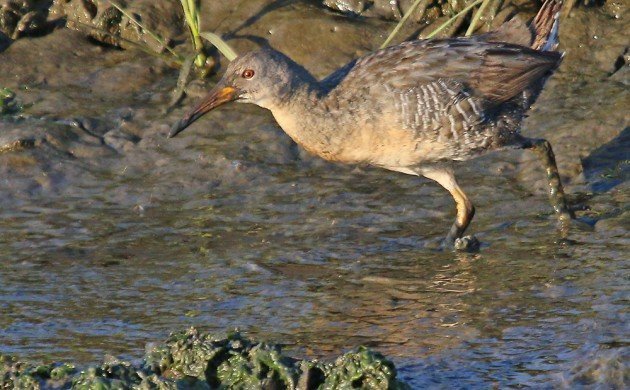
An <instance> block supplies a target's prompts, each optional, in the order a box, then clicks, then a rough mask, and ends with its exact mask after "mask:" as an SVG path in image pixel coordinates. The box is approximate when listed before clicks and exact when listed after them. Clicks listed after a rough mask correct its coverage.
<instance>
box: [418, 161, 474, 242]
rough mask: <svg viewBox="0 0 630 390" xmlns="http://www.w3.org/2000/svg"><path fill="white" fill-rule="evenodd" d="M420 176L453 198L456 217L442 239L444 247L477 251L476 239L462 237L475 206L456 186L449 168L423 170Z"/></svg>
mask: <svg viewBox="0 0 630 390" xmlns="http://www.w3.org/2000/svg"><path fill="white" fill-rule="evenodd" d="M420 174H422V176H424V177H426V178H428V179H431V180H435V181H436V182H437V183H438V184H440V185H441V186H442V187H444V188H445V189H446V190H448V192H450V193H451V195H452V196H453V199H455V204H456V205H457V216H456V217H455V222H454V223H453V226H451V229H450V230H449V232H448V234H447V235H446V238H445V239H444V245H446V246H452V247H454V248H455V249H458V250H476V249H478V248H479V241H477V239H476V238H474V237H462V236H463V234H464V231H466V228H467V227H468V225H469V224H470V221H471V220H472V218H473V216H474V215H475V206H473V204H472V202H471V201H470V200H469V199H468V197H467V196H466V194H465V193H464V191H462V189H461V188H460V187H459V185H458V184H457V181H456V180H455V175H454V174H453V170H452V169H450V168H437V169H436V168H430V169H427V168H425V169H422V170H421V171H420Z"/></svg>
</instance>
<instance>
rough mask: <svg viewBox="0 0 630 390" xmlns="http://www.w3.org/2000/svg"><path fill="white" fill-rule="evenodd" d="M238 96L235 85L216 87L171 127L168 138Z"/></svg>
mask: <svg viewBox="0 0 630 390" xmlns="http://www.w3.org/2000/svg"><path fill="white" fill-rule="evenodd" d="M237 98H238V92H237V90H236V88H234V87H219V86H217V87H215V88H214V89H213V90H212V91H210V94H209V95H208V96H206V97H205V98H204V99H203V100H202V101H200V102H199V103H198V104H197V106H195V108H193V109H192V110H191V111H189V112H188V114H186V115H185V116H184V117H183V118H182V119H180V120H179V121H177V123H175V124H174V125H173V127H171V131H170V132H169V133H168V138H173V137H175V136H176V135H177V134H179V133H180V132H182V131H183V130H184V129H185V128H187V127H188V126H190V125H191V124H192V123H193V122H194V121H196V120H197V119H199V118H201V117H202V116H203V115H204V114H205V113H207V112H208V111H211V110H213V109H215V108H217V107H218V106H220V105H221V104H223V103H227V102H231V101H233V100H236V99H237Z"/></svg>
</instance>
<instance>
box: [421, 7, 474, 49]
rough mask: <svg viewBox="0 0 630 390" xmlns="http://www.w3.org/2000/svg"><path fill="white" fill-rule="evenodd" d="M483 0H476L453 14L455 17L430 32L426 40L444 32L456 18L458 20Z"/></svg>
mask: <svg viewBox="0 0 630 390" xmlns="http://www.w3.org/2000/svg"><path fill="white" fill-rule="evenodd" d="M482 1H483V0H477V1H475V2H474V3H472V4H470V5H469V6H468V7H466V8H464V9H463V10H461V11H459V12H458V13H457V14H455V16H453V17H452V18H450V19H449V20H447V21H446V22H444V23H443V24H442V25H441V26H440V27H438V28H436V29H435V30H433V31H432V32H431V34H429V35H427V37H426V39H430V38H433V37H434V36H435V35H436V34H438V33H439V32H440V31H442V30H444V29H445V28H447V27H448V26H450V25H451V23H453V22H454V21H455V20H457V18H459V17H460V16H462V15H465V14H466V13H467V12H468V11H470V10H471V9H472V8H473V7H475V6H476V5H478V4H479V3H481V2H482Z"/></svg>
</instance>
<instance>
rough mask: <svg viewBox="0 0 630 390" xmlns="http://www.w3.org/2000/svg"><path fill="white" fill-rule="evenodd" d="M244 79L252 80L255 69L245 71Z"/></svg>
mask: <svg viewBox="0 0 630 390" xmlns="http://www.w3.org/2000/svg"><path fill="white" fill-rule="evenodd" d="M242 76H243V78H244V79H251V78H252V77H254V70H253V69H245V70H244V71H243V75H242Z"/></svg>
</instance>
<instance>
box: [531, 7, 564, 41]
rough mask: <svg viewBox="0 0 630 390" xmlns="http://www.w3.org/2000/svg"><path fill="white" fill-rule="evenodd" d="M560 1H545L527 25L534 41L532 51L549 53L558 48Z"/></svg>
mask: <svg viewBox="0 0 630 390" xmlns="http://www.w3.org/2000/svg"><path fill="white" fill-rule="evenodd" d="M561 8H562V0H545V2H544V3H543V5H542V7H540V11H538V14H536V17H535V18H534V20H532V22H531V23H530V24H529V29H530V30H531V32H532V35H533V37H534V41H533V43H532V45H531V47H532V49H535V50H541V51H551V50H555V49H556V48H557V47H558V28H559V24H560V9H561Z"/></svg>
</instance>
